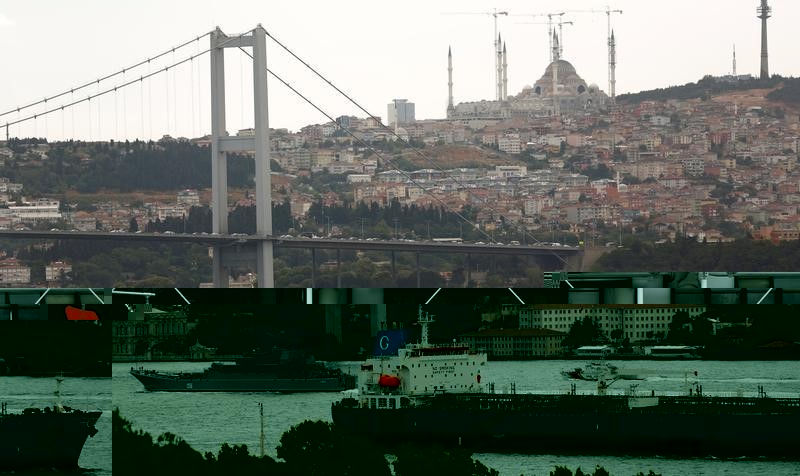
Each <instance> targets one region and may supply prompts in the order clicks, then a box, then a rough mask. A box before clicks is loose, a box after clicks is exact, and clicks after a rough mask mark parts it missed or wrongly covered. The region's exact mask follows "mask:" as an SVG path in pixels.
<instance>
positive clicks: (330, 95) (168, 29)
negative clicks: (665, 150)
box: [0, 0, 800, 140]
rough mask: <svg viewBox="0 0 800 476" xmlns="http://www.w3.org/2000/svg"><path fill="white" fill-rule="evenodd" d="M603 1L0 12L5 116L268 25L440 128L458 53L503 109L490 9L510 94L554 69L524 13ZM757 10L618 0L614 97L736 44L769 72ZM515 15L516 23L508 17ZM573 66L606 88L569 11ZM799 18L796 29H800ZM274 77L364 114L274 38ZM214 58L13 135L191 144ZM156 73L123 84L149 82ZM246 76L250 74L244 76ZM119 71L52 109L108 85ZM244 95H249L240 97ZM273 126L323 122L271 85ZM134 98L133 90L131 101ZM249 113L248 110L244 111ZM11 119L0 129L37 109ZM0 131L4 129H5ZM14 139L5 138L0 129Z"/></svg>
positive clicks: (459, 77)
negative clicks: (215, 35) (503, 45)
mask: <svg viewBox="0 0 800 476" xmlns="http://www.w3.org/2000/svg"><path fill="white" fill-rule="evenodd" d="M605 5H606V2H604V1H593V0H562V1H559V2H545V1H531V0H528V1H521V0H508V1H505V2H502V3H500V2H488V1H476V0H439V1H428V2H423V1H419V0H404V1H403V2H394V3H390V2H375V1H363V0H355V1H352V0H351V1H347V2H343V3H342V2H339V3H337V2H325V1H309V0H294V1H262V2H252V1H249V2H245V1H237V0H228V1H226V2H219V1H215V2H210V1H206V0H192V1H185V0H170V1H168V2H164V1H151V0H140V1H138V2H116V1H113V2H109V1H107V0H105V1H99V0H81V1H77V2H64V1H57V0H47V1H45V0H35V1H30V2H21V1H16V2H11V1H6V2H2V3H0V51H2V60H3V67H2V73H1V74H0V113H3V112H6V111H8V110H10V109H14V108H16V107H18V106H21V105H24V104H27V103H29V102H32V101H35V100H39V99H42V98H44V97H47V96H52V95H54V94H56V93H60V92H62V91H65V90H69V89H71V88H73V87H76V86H78V85H80V84H83V83H86V82H89V81H93V80H95V79H97V78H99V77H101V76H104V75H107V74H109V73H113V72H116V71H119V70H121V69H122V68H123V67H127V66H130V65H133V64H135V63H137V62H139V61H141V60H144V59H146V58H148V57H152V56H155V55H156V54H158V53H161V52H162V51H164V50H167V49H170V48H172V47H174V46H177V45H178V44H180V43H183V42H184V41H187V40H189V39H192V38H195V37H197V36H198V35H202V34H204V33H206V32H208V31H210V30H212V29H213V28H214V27H215V26H219V27H220V28H221V29H222V30H223V31H224V32H226V33H228V34H238V33H241V32H244V31H247V30H249V29H251V28H253V27H254V26H255V25H256V24H257V23H261V24H262V25H263V26H264V27H265V28H266V29H267V31H268V32H270V33H271V34H272V35H274V36H275V37H276V38H278V39H280V40H281V41H282V42H283V43H284V44H286V45H287V46H289V47H290V48H292V49H293V50H294V51H295V52H296V53H297V54H298V55H299V56H301V57H302V58H304V59H305V60H306V61H308V62H309V63H311V64H312V65H314V66H315V67H317V68H318V69H319V70H321V71H322V72H323V73H324V74H325V75H327V77H328V78H329V79H330V80H331V81H333V82H334V84H336V85H337V86H339V87H340V88H341V89H343V90H344V91H346V92H347V93H349V94H351V95H352V96H353V97H354V98H355V99H356V100H357V101H359V102H361V103H362V105H363V106H365V107H366V108H367V109H368V110H369V111H370V112H371V113H372V114H374V115H377V116H380V117H382V118H384V119H385V118H386V104H388V103H389V102H390V101H391V100H392V99H393V98H407V99H409V100H410V101H412V102H414V103H415V104H416V116H417V118H418V119H426V118H441V117H443V116H444V112H445V106H446V101H447V48H448V46H451V47H452V49H453V70H454V72H453V75H454V78H453V82H454V87H453V89H454V96H455V101H456V102H459V101H470V100H480V99H493V98H494V89H493V83H494V59H493V55H492V50H493V45H492V36H493V22H492V16H491V15H486V14H473V15H457V14H451V13H453V12H490V11H492V9H494V8H497V9H498V10H506V11H508V12H509V13H510V14H511V15H510V16H507V17H499V20H498V27H499V30H500V33H501V34H502V36H503V39H504V40H506V42H507V47H508V76H509V82H508V93H509V95H512V94H516V93H518V92H519V91H520V90H521V89H522V87H523V86H524V85H526V84H532V83H534V82H535V81H536V80H537V79H538V78H539V77H540V76H541V75H542V73H543V72H544V69H545V67H546V66H547V63H548V58H549V55H548V51H547V50H548V41H547V26H546V25H544V24H526V22H539V23H542V22H545V21H546V18H543V17H538V18H533V17H530V16H524V15H525V14H533V13H547V12H560V11H569V10H589V9H596V10H603V9H605ZM758 5H759V1H757V0H695V1H689V0H672V1H669V2H666V1H664V2H662V1H652V0H616V1H614V2H613V3H610V6H611V8H612V9H621V10H623V14H622V15H614V16H613V19H612V23H613V28H614V30H615V32H616V38H617V62H618V65H617V93H618V94H619V93H624V92H636V91H640V90H642V89H651V88H656V87H664V86H670V85H676V84H683V83H686V82H689V81H696V80H697V79H699V78H700V77H702V76H703V75H705V74H714V75H720V74H726V73H729V72H730V71H731V50H732V48H733V44H734V43H735V44H736V55H737V70H738V72H739V74H744V73H751V74H754V75H757V74H758V68H759V58H760V20H758V19H757V18H756V7H757V6H758ZM770 5H771V6H772V8H773V12H774V16H773V18H771V19H770V20H769V29H770V37H769V39H770V49H769V53H770V72H772V73H778V74H782V75H787V76H788V75H793V76H798V75H800V61H798V59H797V54H796V46H795V45H797V44H798V41H799V40H800V38H798V36H799V35H798V29H797V26H796V20H797V19H798V18H800V2H798V1H797V0H770ZM512 15H513V16H512ZM564 19H565V20H569V21H572V22H574V25H565V26H564V37H565V38H564V42H565V49H564V57H565V59H567V60H569V61H570V62H572V64H573V65H574V66H575V67H576V69H577V71H578V74H580V75H581V76H582V77H583V78H584V79H585V80H586V81H587V82H588V83H596V84H598V85H599V86H600V87H601V89H603V90H604V91H605V90H607V87H608V75H607V54H608V53H607V46H606V15H605V14H587V13H574V14H569V13H568V14H567V15H565V16H564ZM792 21H794V24H793V23H792ZM208 45H209V43H208V38H207V37H206V38H203V39H202V40H201V41H200V42H196V43H195V44H192V45H190V46H189V47H187V48H184V49H180V50H177V51H176V52H175V53H174V54H173V53H170V54H168V55H167V56H166V57H165V61H166V62H154V63H153V64H151V66H150V71H153V70H155V69H157V68H159V67H163V66H166V65H167V64H169V63H170V62H174V61H177V60H180V59H183V58H185V57H187V56H189V55H192V54H196V53H198V52H201V51H203V50H205V49H207V48H208ZM267 63H268V66H269V67H270V68H271V69H273V70H274V71H275V72H276V73H278V74H280V75H283V76H285V77H286V79H288V80H289V81H290V82H291V83H293V84H294V85H296V87H297V88H298V89H300V90H301V91H302V92H303V93H304V94H307V95H308V96H309V97H310V98H311V99H312V100H313V101H315V102H318V103H319V105H320V106H322V107H323V108H324V109H326V110H327V112H329V113H330V114H331V115H332V116H334V117H335V116H338V115H342V114H352V115H356V116H361V117H363V116H364V115H365V114H363V113H362V112H360V111H358V110H357V109H356V108H355V107H354V106H352V105H350V104H349V103H348V102H347V101H346V100H344V99H342V98H341V97H339V96H338V94H337V93H336V92H335V91H333V90H332V89H330V88H329V87H328V86H326V85H325V84H324V83H322V82H321V81H319V80H318V79H315V78H314V77H313V76H311V75H310V74H308V73H307V72H306V71H304V70H303V69H302V68H301V67H298V65H297V64H295V63H292V62H290V61H289V59H288V58H287V55H286V54H284V53H283V52H282V51H280V50H279V49H278V47H276V46H275V45H274V44H272V43H271V42H270V41H269V40H268V57H267ZM226 67H227V73H226V74H227V108H228V129H229V130H230V131H231V132H232V133H235V131H236V130H237V129H239V128H242V127H249V126H251V125H252V79H251V78H252V76H251V74H252V73H251V72H252V65H251V62H250V59H249V58H246V57H245V56H244V54H243V53H242V52H240V51H238V50H231V49H228V50H226ZM208 70H209V67H208V55H207V54H206V55H203V56H202V57H201V58H200V59H198V60H195V61H192V62H190V63H187V64H185V65H183V66H179V67H177V68H175V69H173V70H170V72H169V73H168V75H164V74H161V75H158V76H157V77H155V78H153V79H151V80H146V81H143V82H142V84H136V85H134V86H132V87H129V88H125V90H120V91H118V92H117V93H115V94H111V95H108V96H107V97H105V98H102V99H96V100H93V101H92V102H91V104H90V105H86V104H84V105H81V106H78V107H74V108H69V109H65V110H64V111H63V112H61V111H59V112H56V113H54V114H52V115H50V116H49V117H48V118H46V119H45V118H41V117H40V118H39V119H37V120H35V121H29V122H28V123H26V124H25V125H23V126H11V128H10V135H11V136H15V135H22V136H33V135H37V136H44V135H47V136H48V137H50V138H51V139H60V138H62V137H70V136H73V135H74V136H75V137H79V138H83V139H93V140H98V139H103V140H107V139H110V138H116V139H124V138H129V139H132V138H135V137H155V138H158V137H161V136H162V135H163V134H170V135H173V136H187V137H195V136H200V135H202V134H204V133H207V132H208V131H209V129H210V120H209V109H210V102H209V101H210V99H209V97H208V76H209V74H208ZM147 72H148V67H144V68H139V69H137V70H136V71H135V72H134V73H128V74H126V76H125V78H124V79H125V80H130V79H131V78H132V74H133V75H135V77H139V76H140V75H142V74H147ZM242 73H245V74H244V75H243V74H242ZM122 81H123V78H122V77H121V76H118V77H116V78H114V79H113V80H111V81H106V82H101V83H100V84H99V85H95V86H92V87H89V88H86V89H84V90H82V91H79V92H76V93H74V94H71V95H67V96H66V97H65V98H62V99H60V100H56V101H55V104H53V101H51V102H49V103H48V106H49V107H52V106H54V105H55V106H58V105H61V104H62V103H63V102H65V101H67V100H70V99H73V98H74V99H79V98H83V97H85V96H86V95H87V94H94V93H96V92H97V91H100V90H104V89H106V88H108V87H113V86H114V85H115V84H119V83H121V82H122ZM242 86H244V88H242ZM269 86H270V93H269V101H270V112H269V116H270V125H271V126H272V127H287V128H289V129H292V130H297V129H299V128H300V127H302V126H304V125H307V124H315V123H322V122H326V121H327V119H326V118H325V117H324V116H322V115H321V114H319V113H318V112H316V111H315V110H314V109H312V108H311V107H310V106H308V105H307V104H305V103H304V102H303V101H302V100H301V99H299V98H297V97H296V96H295V95H294V94H293V93H292V92H291V91H289V90H287V89H286V88H285V87H283V86H282V85H280V84H278V82H277V81H276V80H274V79H273V78H270V79H269ZM123 91H124V92H123ZM242 105H245V108H243V107H242ZM247 107H249V110H248V109H247ZM37 111H41V109H35V108H34V109H29V110H26V111H21V112H20V113H19V115H18V114H17V113H16V112H14V113H11V114H8V115H4V116H0V126H2V125H3V124H5V123H6V122H7V121H13V120H15V119H17V117H25V116H26V114H25V113H26V112H28V113H35V112H37ZM3 129H4V128H3ZM1 134H2V135H3V136H4V134H5V130H3V131H2V133H1Z"/></svg>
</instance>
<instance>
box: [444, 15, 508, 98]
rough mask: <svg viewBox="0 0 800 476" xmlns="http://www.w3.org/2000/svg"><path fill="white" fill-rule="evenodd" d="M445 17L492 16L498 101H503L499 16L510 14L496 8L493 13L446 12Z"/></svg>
mask: <svg viewBox="0 0 800 476" xmlns="http://www.w3.org/2000/svg"><path fill="white" fill-rule="evenodd" d="M443 15H491V16H492V17H493V19H494V36H493V37H492V38H494V61H495V63H494V70H495V75H496V77H495V87H496V88H497V89H496V95H497V99H498V100H501V99H502V95H503V93H502V89H501V86H500V84H501V81H502V72H501V71H502V70H501V68H502V65H501V61H502V55H503V50H502V45H501V44H500V37H499V36H498V35H497V17H498V16H508V12H507V11H505V10H499V11H498V10H497V9H496V8H494V9H492V11H491V12H445V13H443Z"/></svg>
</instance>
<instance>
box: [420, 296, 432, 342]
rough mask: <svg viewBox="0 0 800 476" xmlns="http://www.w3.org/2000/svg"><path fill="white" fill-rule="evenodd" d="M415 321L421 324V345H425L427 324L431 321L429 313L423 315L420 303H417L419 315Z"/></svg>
mask: <svg viewBox="0 0 800 476" xmlns="http://www.w3.org/2000/svg"><path fill="white" fill-rule="evenodd" d="M417 322H418V323H419V324H420V325H421V326H422V342H421V344H422V346H423V347H426V346H427V345H428V324H430V323H431V322H433V319H431V317H430V315H429V314H428V313H427V312H426V313H425V315H424V317H423V314H422V304H420V305H419V317H418V320H417Z"/></svg>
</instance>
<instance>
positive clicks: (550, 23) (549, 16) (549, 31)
mask: <svg viewBox="0 0 800 476" xmlns="http://www.w3.org/2000/svg"><path fill="white" fill-rule="evenodd" d="M570 12H571V10H563V11H560V12H555V13H523V14H519V15H513V16H520V17H532V18H537V17H547V23H546V25H547V41H548V42H549V44H548V51H550V62H551V63H552V62H553V61H555V57H554V52H553V31H554V30H553V17H558V19H557V20H556V21H557V22H558V37H559V41H561V40H562V34H563V25H565V24H567V25H572V22H565V21H564V15H566V14H567V13H570ZM563 49H564V48H563V47H561V45H559V48H558V54H559V56H561V52H562V51H563Z"/></svg>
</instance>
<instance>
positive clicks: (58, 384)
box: [53, 375, 65, 413]
mask: <svg viewBox="0 0 800 476" xmlns="http://www.w3.org/2000/svg"><path fill="white" fill-rule="evenodd" d="M62 383H64V376H63V375H59V376H58V377H56V391H55V395H56V402H55V404H54V405H53V410H55V412H56V413H65V411H64V405H62V403H61V384H62Z"/></svg>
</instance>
